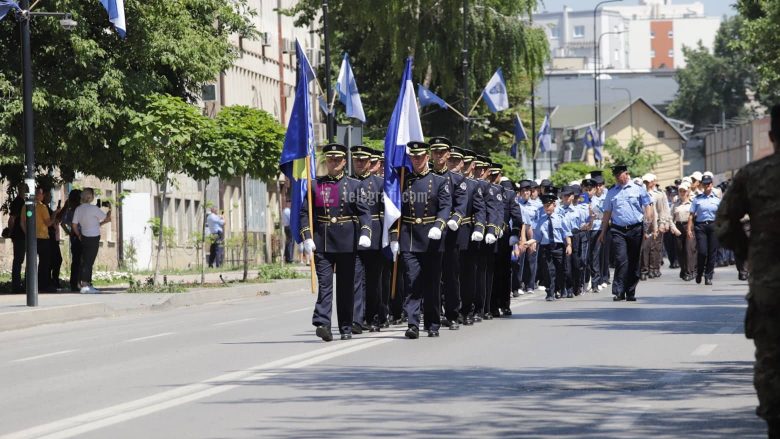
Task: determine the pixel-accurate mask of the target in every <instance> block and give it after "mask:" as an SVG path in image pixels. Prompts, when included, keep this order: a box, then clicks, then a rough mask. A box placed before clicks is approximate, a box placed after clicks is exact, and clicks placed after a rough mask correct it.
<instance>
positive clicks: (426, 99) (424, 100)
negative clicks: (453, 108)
mask: <svg viewBox="0 0 780 439" xmlns="http://www.w3.org/2000/svg"><path fill="white" fill-rule="evenodd" d="M417 98H418V99H419V100H420V108H422V107H427V106H428V105H438V106H439V107H441V108H447V103H446V102H444V99H442V98H440V97H439V96H437V95H436V93H434V92H432V91H430V90H428V89H427V88H426V87H425V86H423V85H422V84H417Z"/></svg>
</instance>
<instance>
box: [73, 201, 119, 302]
mask: <svg viewBox="0 0 780 439" xmlns="http://www.w3.org/2000/svg"><path fill="white" fill-rule="evenodd" d="M94 198H95V191H94V190H93V189H92V188H89V187H88V188H85V189H84V190H83V191H82V192H81V204H80V205H79V207H77V208H76V211H75V212H73V222H72V224H71V227H72V230H73V233H75V234H76V236H77V237H78V238H79V240H80V241H81V248H82V255H81V276H80V277H79V279H80V280H81V290H80V291H81V293H82V294H94V293H99V292H100V291H98V290H97V289H96V288H95V287H93V286H92V266H93V265H94V264H95V258H97V254H98V247H99V246H100V226H102V225H103V224H105V223H108V222H111V206H110V205H109V207H108V212H103V210H102V209H100V206H96V205H94V204H92V201H93V200H94Z"/></svg>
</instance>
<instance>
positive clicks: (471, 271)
mask: <svg viewBox="0 0 780 439" xmlns="http://www.w3.org/2000/svg"><path fill="white" fill-rule="evenodd" d="M476 158H477V155H476V153H474V151H471V150H465V149H464V150H463V174H464V177H465V178H464V179H463V182H462V183H461V185H462V184H463V183H465V184H466V189H465V191H466V207H465V215H466V216H465V217H464V218H461V221H460V227H459V228H458V232H457V233H458V248H459V250H460V251H459V253H460V263H459V271H460V297H461V308H460V312H461V317H460V319H461V321H462V322H463V324H464V325H473V324H474V302H475V298H476V291H477V265H478V261H479V249H480V246H481V242H482V240H483V239H484V237H485V224H486V219H485V215H486V214H487V211H486V206H485V200H484V197H483V193H482V188H481V186H480V183H479V181H478V180H477V179H476V178H474V169H475V168H476V163H475V161H476Z"/></svg>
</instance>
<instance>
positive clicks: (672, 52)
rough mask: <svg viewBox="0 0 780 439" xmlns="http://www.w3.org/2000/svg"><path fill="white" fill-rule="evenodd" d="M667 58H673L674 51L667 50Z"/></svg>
mask: <svg viewBox="0 0 780 439" xmlns="http://www.w3.org/2000/svg"><path fill="white" fill-rule="evenodd" d="M669 58H674V50H672V49H669Z"/></svg>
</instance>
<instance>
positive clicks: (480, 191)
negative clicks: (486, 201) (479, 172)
mask: <svg viewBox="0 0 780 439" xmlns="http://www.w3.org/2000/svg"><path fill="white" fill-rule="evenodd" d="M477 193H478V194H480V195H482V188H481V187H478V188H477Z"/></svg>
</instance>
